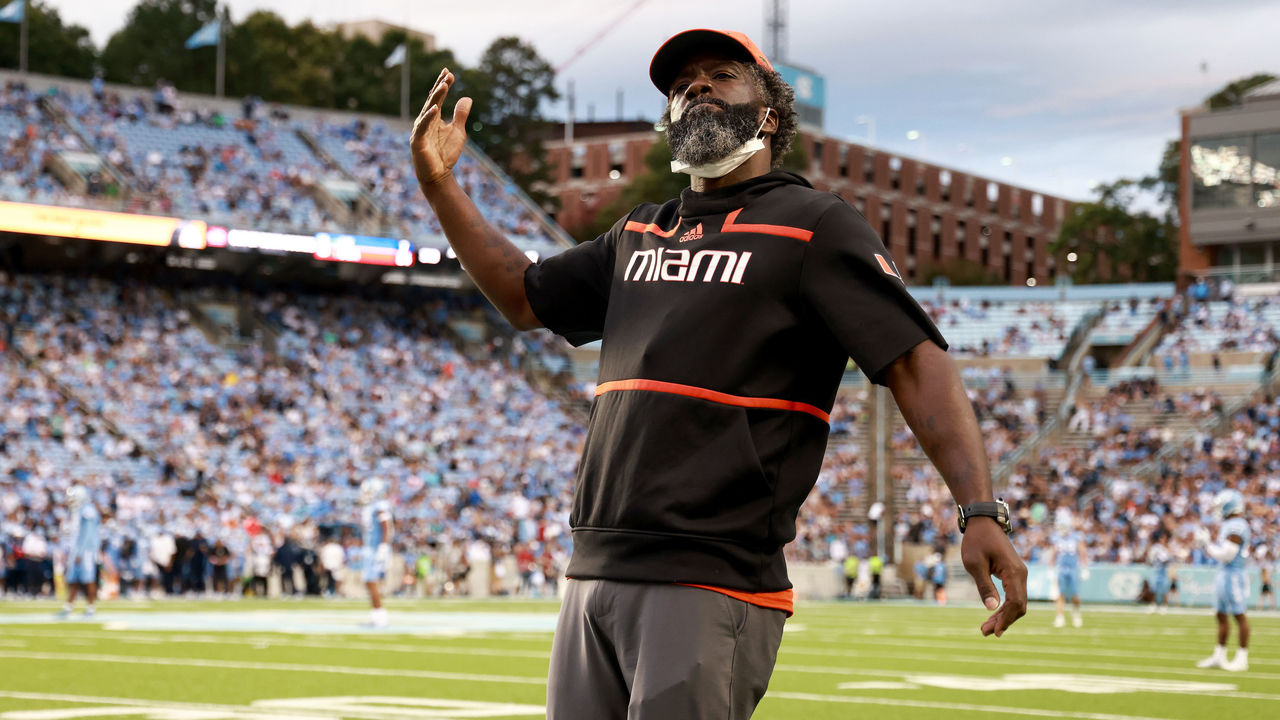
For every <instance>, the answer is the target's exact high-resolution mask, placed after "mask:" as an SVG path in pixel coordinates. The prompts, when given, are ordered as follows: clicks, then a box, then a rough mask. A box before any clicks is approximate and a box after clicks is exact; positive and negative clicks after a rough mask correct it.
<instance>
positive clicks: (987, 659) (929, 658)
mask: <svg viewBox="0 0 1280 720" xmlns="http://www.w3.org/2000/svg"><path fill="white" fill-rule="evenodd" d="M786 653H791V654H795V655H820V656H829V657H850V658H866V659H870V660H874V659H891V660H919V661H923V662H926V663H928V664H929V665H930V666H937V665H938V664H939V663H974V664H976V665H1013V666H1016V667H1027V666H1028V665H1029V664H1034V665H1035V667H1038V668H1043V667H1055V668H1069V669H1072V670H1079V669H1082V668H1083V669H1088V670H1118V671H1121V672H1139V673H1148V674H1155V675H1191V676H1195V677H1204V674H1205V671H1204V670H1200V669H1197V668H1195V667H1192V666H1191V664H1188V667H1186V668H1174V667H1156V666H1151V665H1120V664H1101V663H1087V664H1085V663H1078V662H1063V661H1058V660H1041V659H1037V660H1034V661H1033V660H1029V659H1027V658H1001V657H999V656H997V655H995V654H992V655H955V654H945V655H939V654H936V653H934V654H924V653H901V652H893V651H889V650H884V651H881V650H875V651H865V652H864V651H859V650H792V649H790V648H788V647H787V646H786V645H783V647H782V649H781V650H780V651H779V654H780V655H782V654H786ZM1250 659H1251V660H1252V658H1250ZM1240 677H1242V678H1252V679H1255V680H1280V674H1276V673H1256V672H1252V671H1250V672H1248V673H1245V674H1242V675H1240Z"/></svg>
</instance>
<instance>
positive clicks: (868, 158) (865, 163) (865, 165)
mask: <svg viewBox="0 0 1280 720" xmlns="http://www.w3.org/2000/svg"><path fill="white" fill-rule="evenodd" d="M862 180H863V182H867V183H874V182H875V181H876V157H875V155H872V154H871V153H865V154H864V155H863V156H862Z"/></svg>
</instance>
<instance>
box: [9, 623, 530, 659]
mask: <svg viewBox="0 0 1280 720" xmlns="http://www.w3.org/2000/svg"><path fill="white" fill-rule="evenodd" d="M5 632H6V633H8V634H13V635H23V636H25V637H56V638H78V639H82V640H99V641H102V642H106V643H113V642H125V643H137V644H140V645H164V644H168V643H177V644H184V643H185V644H202V645H243V646H248V647H253V648H255V649H265V648H268V647H279V648H284V649H288V648H316V649H329V650H368V651H371V652H398V653H411V654H421V653H437V654H442V655H475V656H482V657H519V658H530V659H535V660H546V659H548V658H550V657H551V651H550V650H546V651H542V652H539V651H535V650H503V649H497V648H467V647H455V646H452V645H406V644H398V643H359V642H351V643H344V642H324V641H320V640H304V639H301V638H299V637H298V636H295V635H251V636H248V637H218V636H216V635H187V634H169V635H163V636H146V635H137V634H134V633H133V632H132V631H120V630H105V631H102V632H100V633H96V634H95V633H88V632H64V631H59V632H47V633H42V632H38V631H21V630H19V631H14V632H12V633H9V631H8V630H6V631H5ZM2 642H3V641H0V644H2ZM69 644H70V643H69ZM17 647H22V646H21V645H19V646H17Z"/></svg>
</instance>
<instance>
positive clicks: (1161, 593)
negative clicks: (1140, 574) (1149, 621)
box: [1147, 538, 1173, 615]
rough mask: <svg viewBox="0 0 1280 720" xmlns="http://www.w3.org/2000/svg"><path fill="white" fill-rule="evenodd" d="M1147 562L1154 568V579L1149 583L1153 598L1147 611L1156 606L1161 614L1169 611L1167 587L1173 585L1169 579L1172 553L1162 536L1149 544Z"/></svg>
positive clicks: (1151, 611) (1153, 610)
mask: <svg viewBox="0 0 1280 720" xmlns="http://www.w3.org/2000/svg"><path fill="white" fill-rule="evenodd" d="M1147 562H1149V563H1151V566H1152V567H1153V568H1154V569H1155V580H1154V581H1153V582H1152V583H1151V590H1152V592H1153V593H1154V598H1153V600H1152V602H1151V605H1149V606H1148V607H1147V612H1148V613H1153V612H1155V611H1156V608H1157V607H1158V608H1159V610H1160V614H1161V615H1163V614H1165V613H1167V612H1169V589H1170V587H1172V585H1173V581H1172V580H1170V579H1169V563H1171V562H1173V553H1171V552H1169V548H1168V546H1167V545H1165V541H1164V539H1163V538H1161V539H1159V540H1156V541H1155V542H1154V543H1152V544H1151V548H1150V549H1148V550H1147Z"/></svg>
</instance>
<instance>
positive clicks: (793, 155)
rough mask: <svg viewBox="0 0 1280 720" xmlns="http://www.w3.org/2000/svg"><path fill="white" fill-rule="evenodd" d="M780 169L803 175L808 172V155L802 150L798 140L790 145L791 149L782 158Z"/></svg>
mask: <svg viewBox="0 0 1280 720" xmlns="http://www.w3.org/2000/svg"><path fill="white" fill-rule="evenodd" d="M782 169H783V170H786V171H788V172H793V173H797V174H799V175H803V174H805V173H807V172H809V153H807V152H805V150H804V143H801V142H800V141H799V139H797V140H796V142H794V143H792V144H791V149H790V150H788V151H787V154H786V155H783V156H782Z"/></svg>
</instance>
